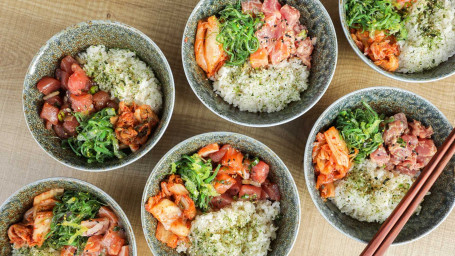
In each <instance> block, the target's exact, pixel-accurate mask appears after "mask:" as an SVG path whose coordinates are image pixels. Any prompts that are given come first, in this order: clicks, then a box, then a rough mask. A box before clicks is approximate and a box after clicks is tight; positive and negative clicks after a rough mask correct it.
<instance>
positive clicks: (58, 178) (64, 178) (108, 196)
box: [0, 177, 137, 256]
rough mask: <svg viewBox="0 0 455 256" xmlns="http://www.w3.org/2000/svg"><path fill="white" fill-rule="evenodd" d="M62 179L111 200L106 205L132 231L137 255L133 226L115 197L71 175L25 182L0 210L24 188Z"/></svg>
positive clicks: (130, 233)
mask: <svg viewBox="0 0 455 256" xmlns="http://www.w3.org/2000/svg"><path fill="white" fill-rule="evenodd" d="M62 180H63V181H67V182H72V183H77V184H79V185H82V186H84V187H88V188H90V189H92V190H94V191H96V192H97V193H99V194H101V195H103V196H104V197H106V198H107V199H108V200H110V201H111V202H108V203H109V204H108V206H110V207H112V208H114V209H115V210H116V211H117V212H119V213H120V214H121V215H123V216H124V218H120V219H121V220H122V222H123V224H124V225H126V226H127V229H129V230H131V231H132V232H129V233H128V236H130V238H131V239H130V240H131V242H132V244H130V246H132V251H133V256H136V255H137V245H136V237H135V236H134V230H133V227H132V226H131V222H130V220H129V219H128V216H127V215H126V213H125V212H124V211H123V209H122V207H120V205H119V204H118V203H117V201H115V199H114V198H112V197H111V196H110V195H109V194H108V193H106V192H105V191H104V190H102V189H101V188H99V187H97V186H95V185H93V184H91V183H89V182H87V181H84V180H80V179H76V178H71V177H50V178H44V179H39V180H35V181H33V182H31V183H27V184H25V185H23V186H21V187H20V188H19V189H17V190H16V191H15V192H14V193H13V194H11V195H10V196H9V197H8V198H7V199H6V200H5V201H4V202H3V203H2V204H1V205H0V211H3V210H4V208H5V207H6V205H7V204H9V203H11V202H12V201H13V200H14V199H15V198H16V197H18V196H19V195H20V194H22V193H23V192H24V191H25V190H27V189H31V188H32V187H36V186H38V185H39V184H41V183H44V182H50V181H62ZM120 217H122V216H120Z"/></svg>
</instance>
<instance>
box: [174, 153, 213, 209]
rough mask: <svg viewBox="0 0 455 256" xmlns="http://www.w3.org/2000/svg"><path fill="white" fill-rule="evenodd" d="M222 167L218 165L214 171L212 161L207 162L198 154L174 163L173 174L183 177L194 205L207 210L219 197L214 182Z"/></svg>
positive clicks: (184, 157)
mask: <svg viewBox="0 0 455 256" xmlns="http://www.w3.org/2000/svg"><path fill="white" fill-rule="evenodd" d="M220 167H221V165H218V166H217V167H216V168H215V170H213V167H212V160H211V159H208V160H205V159H203V158H202V157H201V156H199V155H198V154H194V155H192V156H188V155H184V156H183V157H182V159H181V160H179V161H177V162H175V163H172V166H171V168H172V171H171V173H173V174H174V173H176V174H179V175H180V177H182V180H183V181H184V182H185V187H186V189H187V190H188V192H190V196H191V199H192V200H193V201H194V203H195V204H196V205H197V206H198V207H199V208H201V209H202V210H207V209H208V207H209V202H210V200H211V199H212V197H214V196H219V194H218V193H217V192H216V190H215V188H214V187H213V185H212V181H213V180H214V179H215V177H216V175H217V174H218V170H219V169H220Z"/></svg>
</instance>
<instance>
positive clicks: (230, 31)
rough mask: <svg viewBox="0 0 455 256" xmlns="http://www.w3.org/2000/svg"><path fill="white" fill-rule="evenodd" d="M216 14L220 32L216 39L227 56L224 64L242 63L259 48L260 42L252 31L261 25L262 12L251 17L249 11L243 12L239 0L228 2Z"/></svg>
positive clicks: (236, 64) (237, 64) (235, 64)
mask: <svg viewBox="0 0 455 256" xmlns="http://www.w3.org/2000/svg"><path fill="white" fill-rule="evenodd" d="M218 14H219V15H220V18H219V20H220V33H219V34H218V35H217V38H216V39H217V41H218V42H219V43H221V44H223V49H224V51H225V52H226V53H227V54H228V56H229V60H228V61H227V62H226V64H225V65H227V66H239V65H242V64H243V63H245V62H246V60H247V59H248V57H249V56H250V54H252V53H255V52H256V51H257V50H258V49H259V46H260V43H259V40H258V39H257V37H256V36H255V34H254V32H255V31H256V29H257V28H258V27H259V26H261V25H262V18H263V14H259V15H256V16H255V17H253V16H251V14H249V13H243V12H242V5H241V1H238V2H237V3H236V4H228V5H227V6H226V7H225V8H224V9H223V10H221V11H220V12H219V13H218Z"/></svg>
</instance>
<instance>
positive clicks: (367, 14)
mask: <svg viewBox="0 0 455 256" xmlns="http://www.w3.org/2000/svg"><path fill="white" fill-rule="evenodd" d="M344 8H345V10H346V22H347V25H348V27H350V28H355V29H362V31H369V32H371V33H374V32H375V31H381V30H385V31H388V33H390V34H392V35H395V36H396V37H397V39H398V40H401V39H406V37H407V35H408V31H407V30H406V28H405V25H404V24H405V21H406V19H407V15H406V10H405V8H403V5H401V4H398V3H397V2H396V0H346V3H345V5H344Z"/></svg>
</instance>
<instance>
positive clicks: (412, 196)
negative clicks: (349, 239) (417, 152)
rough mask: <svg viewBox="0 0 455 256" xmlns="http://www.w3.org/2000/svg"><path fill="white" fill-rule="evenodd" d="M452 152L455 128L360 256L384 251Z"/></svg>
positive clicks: (453, 150) (369, 255) (381, 253)
mask: <svg viewBox="0 0 455 256" xmlns="http://www.w3.org/2000/svg"><path fill="white" fill-rule="evenodd" d="M454 153H455V129H453V130H452V132H451V133H450V135H449V136H448V137H447V139H446V140H445V141H444V143H443V144H442V145H441V147H440V148H439V150H438V151H437V152H436V154H435V155H434V156H433V157H432V159H431V160H430V162H429V163H428V164H427V166H426V167H425V168H424V170H423V171H422V172H421V173H420V175H419V177H418V178H417V179H416V181H415V182H414V184H413V185H412V186H411V188H410V189H409V191H408V193H406V195H405V196H404V197H403V199H402V200H401V202H400V203H399V204H398V206H397V207H396V208H395V210H394V211H393V212H392V214H391V215H390V216H389V217H388V218H387V220H386V221H385V222H384V224H382V226H381V228H380V229H379V231H378V232H377V233H376V235H375V236H374V237H373V239H372V240H371V241H370V243H369V244H368V245H367V246H366V247H365V249H364V250H363V251H362V253H361V254H360V255H361V256H373V255H374V256H380V255H383V254H384V253H385V251H386V250H387V248H388V247H389V246H390V245H391V244H392V242H393V241H394V240H395V238H396V237H397V236H398V234H399V233H400V231H401V229H402V228H403V227H404V225H405V224H406V222H407V221H408V220H409V218H410V217H411V216H412V214H413V213H414V211H415V210H416V208H417V207H418V206H419V204H420V202H421V201H422V199H423V197H424V196H425V195H426V194H427V193H428V191H429V190H430V188H431V186H432V185H433V184H434V182H435V181H436V180H437V179H438V177H439V175H440V174H441V173H442V171H443V170H444V168H445V167H446V165H447V164H448V163H449V161H450V159H451V158H452V156H453V155H454Z"/></svg>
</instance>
